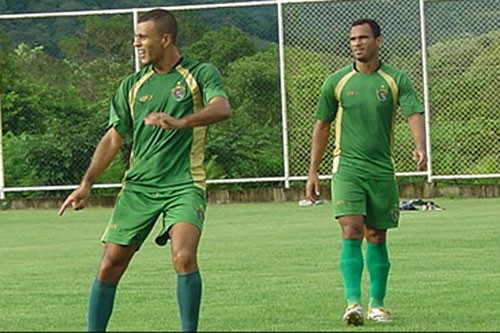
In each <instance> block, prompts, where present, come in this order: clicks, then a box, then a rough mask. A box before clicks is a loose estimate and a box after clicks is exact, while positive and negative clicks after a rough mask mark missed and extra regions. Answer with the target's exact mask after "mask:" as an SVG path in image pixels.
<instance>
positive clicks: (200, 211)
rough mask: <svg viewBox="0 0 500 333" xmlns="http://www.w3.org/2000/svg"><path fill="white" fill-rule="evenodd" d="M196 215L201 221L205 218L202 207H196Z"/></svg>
mask: <svg viewBox="0 0 500 333" xmlns="http://www.w3.org/2000/svg"><path fill="white" fill-rule="evenodd" d="M195 210H196V215H197V216H198V219H199V220H200V221H201V222H203V221H204V220H205V210H204V209H203V208H202V207H196V208H195Z"/></svg>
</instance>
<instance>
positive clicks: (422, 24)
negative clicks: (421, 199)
mask: <svg viewBox="0 0 500 333" xmlns="http://www.w3.org/2000/svg"><path fill="white" fill-rule="evenodd" d="M419 1H420V31H421V32H420V37H421V44H422V46H421V47H422V80H423V91H424V112H425V113H424V115H425V148H426V150H427V156H428V159H427V182H429V183H430V182H432V154H431V132H430V109H429V81H428V78H427V37H426V34H425V3H424V2H425V1H424V0H419Z"/></svg>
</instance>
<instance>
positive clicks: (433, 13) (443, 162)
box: [0, 0, 500, 197]
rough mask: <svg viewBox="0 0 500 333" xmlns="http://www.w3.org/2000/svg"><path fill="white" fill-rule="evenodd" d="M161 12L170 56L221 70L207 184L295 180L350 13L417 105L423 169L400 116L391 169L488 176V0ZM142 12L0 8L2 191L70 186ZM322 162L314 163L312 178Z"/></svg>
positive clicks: (498, 166)
mask: <svg viewBox="0 0 500 333" xmlns="http://www.w3.org/2000/svg"><path fill="white" fill-rule="evenodd" d="M164 8H167V9H171V10H172V11H173V12H174V13H175V14H176V16H177V17H178V20H179V25H180V27H179V28H180V36H179V40H180V47H181V51H182V53H183V54H184V55H186V56H188V57H190V58H195V59H199V60H202V61H208V62H211V63H213V64H215V65H216V66H217V67H219V68H220V70H221V72H222V74H223V76H224V81H225V82H224V83H225V87H226V89H227V92H228V94H229V96H230V100H231V105H232V107H233V117H232V118H231V119H230V120H228V121H225V122H223V123H219V124H216V125H214V126H212V128H211V129H210V131H209V134H208V141H207V156H206V162H207V174H208V176H209V179H210V180H209V183H212V184H220V183H235V184H237V185H238V186H255V185H254V184H256V183H257V184H259V185H258V186H262V185H269V184H271V185H273V184H274V185H276V183H279V184H280V185H283V186H289V185H290V182H291V181H299V182H300V181H304V180H305V179H306V176H307V171H308V167H309V150H310V141H311V132H312V128H313V125H314V121H315V119H314V112H315V108H316V103H317V99H318V96H319V91H320V86H321V84H322V82H323V80H324V79H325V78H326V76H328V75H329V74H330V73H332V72H333V71H335V70H336V69H338V68H340V67H342V66H345V65H347V64H349V63H351V62H352V58H351V55H350V51H349V47H348V34H349V27H350V23H351V22H352V21H354V20H355V19H358V18H362V17H369V18H374V19H376V20H377V21H378V22H379V23H380V25H381V27H382V34H383V37H384V44H383V46H382V52H381V53H382V60H383V61H384V62H387V63H390V64H391V65H393V66H395V67H398V68H400V69H402V70H404V71H406V72H407V73H408V74H409V76H410V78H411V79H412V82H413V84H414V86H415V88H416V90H417V92H418V94H419V96H420V98H421V100H422V102H423V104H424V105H425V106H426V118H427V126H428V133H427V135H428V142H429V144H428V147H429V150H430V162H429V168H428V170H427V171H426V172H423V173H418V172H415V165H414V162H413V161H412V160H411V151H412V149H413V142H412V139H411V136H410V134H409V130H408V126H407V125H406V123H405V121H404V119H403V117H402V116H400V115H399V116H398V118H397V122H396V131H395V142H396V145H395V148H394V158H395V162H396V170H397V174H398V176H400V177H406V176H425V177H426V178H427V180H429V181H433V180H436V179H446V178H457V179H466V178H472V179H480V178H500V172H499V171H500V133H499V128H500V117H499V115H500V113H499V109H498V105H500V95H499V94H498V91H500V83H499V82H500V81H499V80H498V77H500V15H499V13H500V2H499V1H498V0H475V1H418V0H404V1H395V0H378V1H373V0H372V1H364V0H360V1H253V2H247V3H245V2H239V3H235V2H231V3H223V2H222V1H221V3H219V4H205V5H190V6H176V7H172V8H169V7H164ZM147 9H151V8H147ZM147 9H146V8H142V9H138V8H136V9H116V10H106V11H75V12H58V13H40V14H35V15H29V14H16V15H14V14H4V15H0V74H1V76H0V84H1V86H0V87H1V94H0V103H1V104H0V107H1V108H0V116H1V118H0V121H1V125H2V126H1V129H2V131H3V135H1V136H0V137H1V138H2V141H1V144H0V196H2V197H3V195H4V193H8V192H21V191H24V192H26V191H32V190H42V191H43V190H61V189H69V188H73V187H75V186H76V184H78V182H79V180H80V178H81V176H82V175H83V173H84V171H85V169H86V168H87V166H88V163H89V161H90V159H91V157H92V153H93V150H94V148H95V146H96V145H97V143H98V141H99V138H100V137H101V136H102V134H103V133H104V131H105V128H106V123H107V113H108V103H109V99H110V97H111V95H112V94H113V92H114V90H115V89H116V87H117V85H118V84H119V82H120V80H121V79H122V78H123V77H124V76H126V75H127V74H129V73H130V72H132V71H133V70H134V69H137V66H138V64H137V63H136V60H135V54H134V50H133V47H132V35H133V22H134V20H135V19H136V18H137V15H138V14H140V13H141V12H142V11H145V10H147ZM423 41H424V42H423ZM331 141H333V140H331ZM332 151H333V142H330V144H329V147H328V152H332ZM127 155H128V149H127V145H125V147H124V149H123V150H122V151H121V152H120V156H118V157H117V158H116V159H115V161H114V162H113V164H112V165H111V166H110V168H109V169H108V170H107V171H106V173H105V174H104V175H103V177H101V179H100V181H99V183H100V184H99V185H98V186H102V187H107V186H110V187H119V186H120V185H119V184H120V181H121V177H122V175H123V172H124V170H125V169H126V167H127V161H128V157H127ZM331 159H332V157H331V153H329V154H327V155H326V156H325V159H324V163H322V165H321V168H320V172H321V174H322V175H323V177H324V178H325V177H326V178H327V177H328V176H329V174H330V169H331ZM2 163H3V164H2ZM248 183H250V185H248Z"/></svg>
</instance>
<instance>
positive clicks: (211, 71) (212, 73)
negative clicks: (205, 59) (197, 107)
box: [197, 64, 227, 105]
mask: <svg viewBox="0 0 500 333" xmlns="http://www.w3.org/2000/svg"><path fill="white" fill-rule="evenodd" d="M197 80H198V83H199V84H200V86H201V91H202V93H203V103H204V104H205V105H207V104H208V103H209V102H210V100H211V99H212V98H214V97H216V96H221V97H224V98H227V94H226V92H225V91H224V88H223V85H222V76H221V74H220V72H219V70H218V69H217V67H215V66H213V65H211V64H204V65H203V67H202V68H201V69H200V72H199V75H198V79H197Z"/></svg>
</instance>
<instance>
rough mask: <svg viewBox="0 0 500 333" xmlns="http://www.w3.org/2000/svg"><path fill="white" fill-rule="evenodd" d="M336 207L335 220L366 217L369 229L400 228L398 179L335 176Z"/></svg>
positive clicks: (334, 195) (333, 181) (333, 186)
mask: <svg viewBox="0 0 500 333" xmlns="http://www.w3.org/2000/svg"><path fill="white" fill-rule="evenodd" d="M332 203H333V214H334V217H335V218H338V217H340V216H345V215H364V216H365V223H366V225H367V226H369V227H372V228H375V229H381V230H385V229H389V228H396V227H397V226H398V223H399V192H398V185H397V182H396V180H395V179H389V180H375V179H363V178H361V177H346V176H339V175H338V174H336V175H333V177H332Z"/></svg>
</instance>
